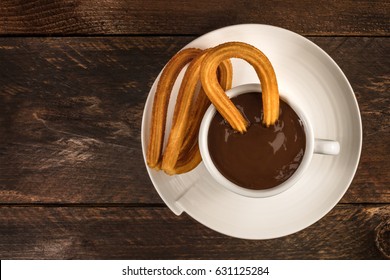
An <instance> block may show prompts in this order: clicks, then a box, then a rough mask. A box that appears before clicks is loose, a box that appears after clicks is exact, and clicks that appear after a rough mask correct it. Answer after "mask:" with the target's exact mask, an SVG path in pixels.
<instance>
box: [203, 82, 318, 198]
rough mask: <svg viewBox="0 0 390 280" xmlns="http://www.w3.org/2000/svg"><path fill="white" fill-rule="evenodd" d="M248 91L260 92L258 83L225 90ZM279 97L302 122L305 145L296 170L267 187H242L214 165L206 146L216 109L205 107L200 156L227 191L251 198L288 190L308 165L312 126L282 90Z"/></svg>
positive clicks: (234, 94) (232, 91)
mask: <svg viewBox="0 0 390 280" xmlns="http://www.w3.org/2000/svg"><path fill="white" fill-rule="evenodd" d="M249 92H259V93H260V92H261V85H260V84H258V83H252V84H244V85H240V86H236V87H234V88H232V89H230V90H228V91H226V94H227V95H228V97H229V98H233V97H235V96H238V95H241V94H244V93H249ZM280 98H281V99H282V100H283V101H284V102H286V103H287V104H288V105H290V106H291V108H292V109H293V110H294V111H295V112H296V113H297V115H298V117H299V118H300V119H301V121H302V122H303V127H304V131H305V136H306V147H305V153H304V155H303V158H302V161H301V163H300V165H299V167H298V168H297V170H295V172H294V173H293V174H292V175H291V177H290V178H288V179H287V180H286V181H284V182H283V183H281V184H279V185H277V186H275V187H272V188H269V189H262V190H253V189H248V188H244V187H241V186H239V185H237V184H235V183H233V182H231V181H230V180H228V179H227V178H226V177H225V176H223V175H222V174H221V172H220V171H219V170H218V168H217V167H216V166H215V165H214V163H213V161H212V159H211V156H210V152H209V147H208V132H209V127H210V123H211V120H212V119H213V117H214V115H215V114H216V112H217V110H216V109H215V107H214V105H213V104H211V105H210V107H209V108H208V109H207V111H206V113H205V114H204V116H203V119H202V123H201V125H200V129H199V150H200V153H201V156H202V160H203V163H204V165H205V166H206V169H207V170H208V172H209V173H210V174H211V176H212V177H213V178H214V179H215V180H216V181H217V182H218V183H220V184H221V185H222V186H224V187H225V188H226V189H228V190H229V191H232V192H234V193H236V194H239V195H242V196H245V197H253V198H264V197H271V196H274V195H277V194H280V193H282V192H284V191H286V190H288V189H289V188H291V187H292V186H293V185H294V184H295V183H296V182H297V181H298V180H299V178H300V177H301V176H302V174H303V173H304V171H305V170H306V168H307V167H308V166H309V164H310V161H311V158H312V156H313V152H314V133H313V129H312V126H311V125H310V122H309V121H308V119H307V118H306V116H305V114H304V113H303V112H302V110H301V109H299V107H298V106H297V105H296V104H295V103H294V102H292V101H291V100H290V99H289V98H288V97H287V96H286V95H285V94H284V93H283V92H280Z"/></svg>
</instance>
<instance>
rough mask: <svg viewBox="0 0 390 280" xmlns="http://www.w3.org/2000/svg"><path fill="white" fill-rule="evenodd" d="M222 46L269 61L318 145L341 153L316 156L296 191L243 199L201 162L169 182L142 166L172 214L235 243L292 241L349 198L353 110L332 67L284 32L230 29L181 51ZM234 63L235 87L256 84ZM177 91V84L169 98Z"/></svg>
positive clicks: (355, 153) (356, 121) (355, 134)
mask: <svg viewBox="0 0 390 280" xmlns="http://www.w3.org/2000/svg"><path fill="white" fill-rule="evenodd" d="M228 41H242V42H246V43H249V44H252V45H254V46H256V47H257V48H259V49H260V50H261V51H263V52H264V53H265V54H266V55H267V56H268V58H269V59H270V61H271V63H272V64H273V66H274V68H275V72H276V76H277V78H278V84H279V87H280V90H281V91H283V92H285V93H287V94H288V95H289V98H291V99H293V100H294V101H295V103H296V104H297V105H299V106H300V107H301V108H302V109H303V110H304V111H305V113H306V115H307V117H308V118H309V119H310V120H311V122H312V126H313V129H314V135H315V137H316V138H325V139H333V140H337V141H339V142H340V147H341V152H340V154H339V155H338V156H323V155H314V156H313V159H312V162H311V164H310V166H309V168H308V169H307V171H306V173H305V174H304V175H303V177H302V178H301V179H300V180H299V181H298V183H297V184H296V185H294V186H293V187H292V188H290V189H289V190H287V191H286V192H284V193H281V194H279V195H276V196H273V197H268V198H248V197H241V196H239V195H237V194H235V193H232V192H230V191H228V190H226V189H225V188H223V187H221V186H220V185H219V184H218V183H217V182H215V181H214V180H213V178H212V177H211V176H210V174H209V173H208V172H207V170H206V169H205V167H204V165H203V164H202V163H201V164H200V165H199V166H198V167H197V168H196V169H194V170H193V171H191V172H189V173H187V174H183V175H179V176H168V175H166V174H164V173H163V172H156V171H154V170H151V169H149V168H148V167H147V170H148V172H149V175H150V178H151V180H152V182H153V184H154V186H155V188H156V190H157V192H158V193H159V195H160V196H161V198H162V199H163V200H164V202H165V203H166V204H167V205H168V207H169V208H170V209H171V210H172V211H173V212H174V213H175V214H177V215H180V214H181V213H182V212H183V211H185V212H187V213H188V214H189V215H190V216H191V217H193V218H194V219H195V220H197V221H199V222H200V223H202V224H204V225H205V226H207V227H209V228H211V229H213V230H216V231H218V232H221V233H224V234H226V235H230V236H234V237H238V238H246V239H268V238H276V237H281V236H285V235H288V234H292V233H294V232H297V231H299V230H302V229H304V228H306V227H308V226H310V225H311V224H313V223H315V222H316V221H318V220H319V219H321V218H322V217H323V216H324V215H326V214H327V213H328V212H329V211H330V210H331V209H332V208H333V207H334V206H335V205H336V204H337V203H338V201H339V200H340V199H341V197H342V196H343V195H344V193H345V192H346V191H347V189H348V187H349V185H350V183H351V181H352V179H353V177H354V174H355V172H356V169H357V165H358V162H359V158H360V152H361V146H362V125H361V119H360V113H359V108H358V104H357V101H356V98H355V95H354V93H353V90H352V88H351V86H350V84H349V82H348V80H347V78H346V77H345V76H344V74H343V72H342V71H341V70H340V68H339V67H338V66H337V64H336V63H335V62H334V61H333V60H332V59H331V58H330V57H329V56H328V55H327V54H326V53H325V52H324V51H323V50H322V49H320V48H319V47H318V46H317V45H315V44H314V43H312V42H311V41H309V40H307V39H306V38H304V37H302V36H300V35H298V34H296V33H293V32H291V31H288V30H285V29H281V28H277V27H273V26H268V25H259V24H244V25H235V26H229V27H225V28H222V29H218V30H215V31H213V32H210V33H207V34H205V35H203V36H201V37H199V38H197V39H196V40H194V41H192V42H191V43H190V44H188V45H187V46H185V47H184V48H188V47H197V48H202V49H204V48H209V47H213V46H216V45H218V44H220V43H223V42H228ZM167 59H169V58H167ZM232 62H233V70H234V74H233V77H234V78H233V86H237V85H240V84H246V83H254V82H258V79H257V76H256V74H255V72H254V71H253V70H252V68H251V66H250V65H248V64H246V62H244V61H241V60H236V59H234V60H233V61H232ZM181 77H182V76H179V80H180V79H181ZM156 85H157V79H156V81H155V82H154V84H153V86H152V88H151V90H150V93H149V96H148V99H147V101H146V105H145V110H144V115H143V120H142V149H143V154H144V159H145V151H146V149H147V140H148V138H149V126H150V117H151V109H152V102H153V97H154V93H155V89H156ZM177 90H178V84H177V83H176V85H175V88H174V92H173V93H172V97H173V98H175V97H176V94H177ZM173 103H174V102H171V104H170V110H169V114H170V115H172V109H173V106H174V104H173ZM168 118H169V117H168ZM168 126H170V124H168Z"/></svg>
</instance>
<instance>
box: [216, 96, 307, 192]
mask: <svg viewBox="0 0 390 280" xmlns="http://www.w3.org/2000/svg"><path fill="white" fill-rule="evenodd" d="M260 95H261V93H255V92H253V93H245V94H241V95H239V96H237V97H234V98H232V99H231V100H232V101H233V103H234V104H235V105H236V107H237V108H238V109H239V110H240V111H241V112H242V114H243V115H244V116H245V118H246V119H247V120H248V122H249V127H248V129H247V132H246V133H244V134H240V133H237V132H236V131H234V130H233V129H232V128H231V127H230V125H229V124H228V123H227V122H226V121H225V120H224V119H223V118H222V116H221V115H220V114H219V113H216V114H215V116H214V117H213V119H212V121H211V124H210V128H209V133H208V146H209V152H210V156H211V159H212V160H213V162H214V165H215V166H216V167H217V169H218V170H219V171H220V173H221V174H222V175H223V176H225V177H226V178H227V179H228V180H230V181H231V182H233V183H235V184H237V185H239V186H241V187H244V188H248V189H258V190H259V189H269V188H272V187H275V186H277V185H279V184H281V183H282V182H284V181H286V180H287V179H288V178H290V177H291V175H292V174H293V173H294V172H295V170H296V169H297V168H298V166H299V165H300V163H301V160H302V158H303V155H304V153H305V146H306V137H305V131H304V127H303V123H302V121H301V120H300V118H299V116H298V115H297V114H296V113H295V112H294V110H293V109H292V108H291V107H290V106H289V105H288V104H287V103H286V102H284V101H283V100H280V115H279V119H278V120H277V122H276V123H275V125H272V126H270V127H265V126H264V125H263V124H262V114H263V112H262V107H263V106H262V100H261V96H260Z"/></svg>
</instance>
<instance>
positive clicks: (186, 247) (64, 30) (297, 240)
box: [0, 0, 390, 259]
mask: <svg viewBox="0 0 390 280" xmlns="http://www.w3.org/2000/svg"><path fill="white" fill-rule="evenodd" d="M171 2H172V3H169V4H168V3H166V2H165V1H140V0H134V1H124V0H116V1H114V0H104V1H99V4H98V3H97V1H92V0H73V1H72V0H64V1H59V0H54V1H46V0H37V1H15V0H14V1H12V0H2V1H1V3H0V258H1V259H168V258H169V259H382V258H385V256H386V255H387V256H389V255H390V249H389V247H390V244H389V243H390V233H389V223H390V188H389V179H390V162H389V153H390V146H389V131H390V129H389V123H390V120H389V118H390V115H389V105H390V100H389V85H390V79H389V78H390V71H389V70H390V67H389V66H390V63H389V62H390V55H389V54H390V52H389V49H390V40H389V35H390V21H389V16H390V3H389V2H388V1H359V2H357V1H353V0H350V1H339V0H331V1H322V0H319V1H295V0H288V1H275V2H274V1H246V0H243V1H232V0H220V1H216V2H213V1H208V0H207V1H204V0H197V1H195V2H194V1H192V0H191V1H171ZM238 23H265V24H270V25H276V26H280V27H283V28H286V29H289V30H292V31H294V32H297V33H299V34H301V35H303V36H305V37H307V38H308V39H310V40H312V41H313V42H314V43H316V44H318V45H319V46H320V47H321V48H323V49H324V50H325V51H326V52H327V53H328V54H330V55H331V56H332V58H333V59H334V60H335V61H336V62H337V63H338V65H339V66H340V67H341V69H342V70H343V71H344V73H345V74H346V76H347V77H348V79H349V81H350V83H351V85H352V87H353V88H354V91H355V94H356V97H357V99H358V102H359V106H360V110H361V115H362V120H363V131H364V135H363V136H364V140H363V141H364V142H363V150H362V155H361V160H360V164H359V168H358V170H357V174H356V176H355V178H354V180H353V182H352V184H351V186H350V188H349V190H348V192H347V193H346V194H345V196H344V197H343V198H342V200H341V201H340V203H339V204H338V205H337V206H336V207H335V208H334V209H333V210H332V211H331V212H330V213H329V214H328V215H326V216H325V217H324V218H323V219H321V220H320V221H318V222H317V223H315V224H314V225H312V226H310V227H308V228H307V229H305V230H302V231H300V232H298V233H296V234H292V235H289V236H286V237H283V238H279V239H273V240H265V241H264V240H263V241H262V240H259V241H250V240H241V239H236V238H232V237H228V236H224V235H222V234H219V233H217V232H214V231H212V230H210V229H208V228H206V227H205V226H203V225H201V224H199V223H198V222H196V221H195V220H193V219H192V218H190V217H189V216H188V215H187V214H183V215H181V216H175V215H174V214H173V213H172V212H171V211H170V210H169V209H168V208H167V207H166V206H165V204H164V203H163V202H162V200H161V199H160V197H159V196H158V194H157V192H156V191H155V189H154V187H153V185H152V183H151V181H150V179H149V177H148V174H147V172H146V168H145V165H144V162H143V158H142V151H141V142H140V132H141V119H142V112H143V108H144V104H145V100H146V97H147V94H148V92H149V89H150V87H151V85H152V83H153V81H154V80H155V78H156V76H157V75H158V73H159V72H160V70H161V69H162V67H163V66H164V64H165V63H166V62H167V60H168V59H169V58H170V57H171V56H172V55H173V54H174V53H175V52H177V51H178V50H179V49H180V48H182V47H183V46H184V45H185V44H187V43H189V42H190V41H192V40H193V39H194V38H196V37H197V36H199V35H202V34H204V33H206V32H208V31H211V30H214V29H217V28H220V27H223V26H227V25H233V24H238ZM378 238H379V239H380V240H381V242H379V243H378V242H376V239H378ZM377 243H378V244H381V245H380V246H377ZM378 247H379V248H381V250H380V249H379V248H378Z"/></svg>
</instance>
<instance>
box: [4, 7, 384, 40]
mask: <svg viewBox="0 0 390 280" xmlns="http://www.w3.org/2000/svg"><path fill="white" fill-rule="evenodd" d="M389 13H390V5H389V2H388V1H380V0H376V1H368V0H366V1H353V0H347V1H339V0H331V1H326V0H319V1H295V0H287V1H271V0H266V1H250V0H243V1H234V0H225V1H207V0H198V1H196V2H194V1H191V0H186V1H170V3H169V5H167V3H166V2H165V1H141V0H135V1H124V0H121V1H118V0H104V1H99V4H96V1H92V0H67V1H63V0H55V1H45V0H37V1H33V2H31V1H16V0H3V1H2V3H1V6H0V34H3V35H10V34H14V35H15V34H16V35H32V34H36V35H55V34H57V35H58V34H79V35H80V34H81V35H84V34H94V35H106V34H114V35H115V34H170V35H178V34H187V35H200V34H203V33H206V32H208V31H211V30H214V29H217V28H220V27H223V26H227V25H233V24H240V23H266V24H270V25H276V26H280V27H283V28H287V29H290V30H292V31H295V32H299V33H302V34H305V35H380V36H387V35H389V30H390V26H389V20H388V15H389Z"/></svg>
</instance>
